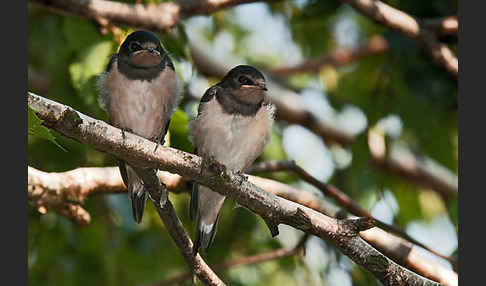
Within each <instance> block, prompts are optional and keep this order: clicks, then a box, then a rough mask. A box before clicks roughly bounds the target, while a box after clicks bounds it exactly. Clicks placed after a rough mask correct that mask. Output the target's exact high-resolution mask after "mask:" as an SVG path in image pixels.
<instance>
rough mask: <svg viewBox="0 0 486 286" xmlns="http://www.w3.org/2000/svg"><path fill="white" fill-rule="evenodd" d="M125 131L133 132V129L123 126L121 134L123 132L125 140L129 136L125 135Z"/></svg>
mask: <svg viewBox="0 0 486 286" xmlns="http://www.w3.org/2000/svg"><path fill="white" fill-rule="evenodd" d="M125 132H130V133H133V130H132V129H130V128H121V134H122V138H123V140H125V139H126V138H127V136H126V135H125Z"/></svg>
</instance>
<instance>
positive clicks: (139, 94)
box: [98, 30, 179, 223]
mask: <svg viewBox="0 0 486 286" xmlns="http://www.w3.org/2000/svg"><path fill="white" fill-rule="evenodd" d="M98 86H99V87H100V91H101V92H100V97H99V99H100V105H101V106H102V108H103V109H105V110H106V112H107V114H108V117H109V121H110V124H112V125H113V126H115V127H118V128H120V129H122V131H123V132H122V134H123V136H125V133H124V132H125V131H128V132H132V133H134V134H137V135H139V136H142V137H144V138H147V139H149V140H151V141H153V142H155V143H156V147H155V148H157V146H158V144H164V137H165V134H166V133H167V129H168V126H169V122H170V117H171V115H172V113H173V110H174V108H175V107H176V105H177V103H178V87H179V83H178V79H177V76H176V73H175V69H174V65H173V64H172V61H171V59H170V58H169V56H168V54H167V52H166V51H165V50H164V48H163V47H162V45H161V43H160V40H159V39H158V38H157V36H156V35H155V34H153V33H152V32H149V31H144V30H139V31H136V32H133V33H131V34H130V35H128V36H127V38H126V39H125V41H124V42H123V43H122V45H121V46H120V48H119V51H118V53H115V54H114V55H113V56H112V57H111V59H110V62H109V64H108V67H107V68H106V71H105V72H104V73H103V74H102V75H101V77H100V79H99V81H98ZM119 169H120V173H121V176H122V178H123V182H124V183H125V185H126V186H127V189H128V194H129V197H130V199H131V203H132V211H133V218H134V220H135V222H136V223H140V222H141V220H142V217H143V212H144V208H145V202H146V200H147V191H146V190H145V189H144V186H143V182H142V180H141V179H140V177H139V176H138V175H137V173H136V172H135V169H134V168H133V167H132V166H130V165H128V164H126V163H125V162H123V161H122V160H119ZM149 170H150V169H149ZM147 171H148V170H147ZM150 171H154V170H150Z"/></svg>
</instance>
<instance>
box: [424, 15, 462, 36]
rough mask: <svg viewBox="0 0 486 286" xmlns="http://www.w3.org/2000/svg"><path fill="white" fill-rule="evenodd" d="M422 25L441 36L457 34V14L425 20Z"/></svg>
mask: <svg viewBox="0 0 486 286" xmlns="http://www.w3.org/2000/svg"><path fill="white" fill-rule="evenodd" d="M424 26H425V27H426V28H427V29H430V30H432V31H434V32H435V33H437V34H439V35H441V36H448V35H457V33H458V32H459V21H458V19H457V16H449V17H443V18H438V19H429V20H425V21H424Z"/></svg>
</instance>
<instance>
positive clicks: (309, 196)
mask: <svg viewBox="0 0 486 286" xmlns="http://www.w3.org/2000/svg"><path fill="white" fill-rule="evenodd" d="M158 176H159V179H160V180H161V181H162V182H163V183H164V184H165V185H166V186H167V188H168V190H169V191H170V192H174V193H181V192H187V191H188V188H187V186H186V184H187V179H186V178H184V177H181V176H180V175H177V174H172V173H169V172H165V171H159V172H158ZM248 180H249V181H250V182H252V183H253V184H255V185H256V186H258V187H260V188H262V189H264V190H265V191H267V192H270V193H272V194H275V195H277V196H279V197H282V198H285V199H287V200H291V201H293V202H296V203H298V204H301V205H304V206H306V207H309V208H311V209H314V210H316V211H318V212H321V213H323V214H325V215H327V216H330V217H343V216H344V214H342V211H341V210H340V209H339V208H338V207H336V206H334V205H332V204H331V203H330V202H328V201H326V200H324V199H322V198H320V197H318V196H316V195H315V194H313V193H311V192H307V191H303V190H297V189H294V188H293V187H291V186H289V185H286V184H283V183H280V182H277V181H274V180H270V179H266V178H261V177H256V176H251V175H250V176H248ZM28 181H29V186H28V190H29V200H31V201H32V199H31V194H30V192H31V189H32V188H35V189H37V191H38V192H39V191H43V192H46V191H49V192H51V193H52V194H53V195H57V196H59V197H60V198H58V199H56V200H55V201H57V200H64V199H65V198H68V197H69V198H70V199H71V200H73V201H76V202H80V203H82V202H84V201H85V200H86V199H87V197H88V196H93V195H100V194H109V193H119V192H124V191H126V188H125V185H124V184H123V181H122V179H121V176H120V173H119V171H118V168H117V167H105V168H96V167H90V168H78V169H75V170H71V171H67V172H62V173H54V172H51V173H45V172H42V171H39V170H36V169H34V168H32V167H29V169H28ZM59 182H63V183H62V184H60V183H59ZM34 183H35V184H34ZM44 201H45V200H44ZM34 202H35V201H34ZM42 206H45V207H47V209H50V207H49V205H48V204H44V205H42ZM347 217H348V218H351V216H347ZM360 235H361V237H362V238H363V239H365V240H366V241H367V242H368V243H370V244H371V245H373V247H375V248H377V249H379V250H380V251H383V252H384V253H386V254H387V255H388V256H389V257H391V258H392V259H393V260H394V261H396V262H398V263H399V264H400V265H403V266H405V267H407V268H409V269H411V270H413V271H415V272H417V273H419V274H421V275H423V276H425V277H427V278H429V279H432V280H435V281H438V282H440V283H442V284H445V285H448V286H455V285H457V274H456V273H455V272H453V271H451V270H448V269H445V268H444V267H442V266H440V265H439V264H436V263H434V262H432V261H428V260H427V259H425V258H423V256H422V255H421V254H419V253H417V250H416V248H415V247H413V245H412V244H411V243H409V242H407V241H405V240H403V239H401V238H399V237H396V236H394V235H392V234H389V233H387V232H384V231H382V230H380V229H379V228H372V229H369V230H367V231H364V232H361V233H360Z"/></svg>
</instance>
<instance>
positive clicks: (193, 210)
mask: <svg viewBox="0 0 486 286" xmlns="http://www.w3.org/2000/svg"><path fill="white" fill-rule="evenodd" d="M197 190H198V185H197V182H192V193H191V202H190V205H189V217H190V218H191V220H194V219H196V215H197V212H198V202H197V201H198V200H197Z"/></svg>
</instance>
